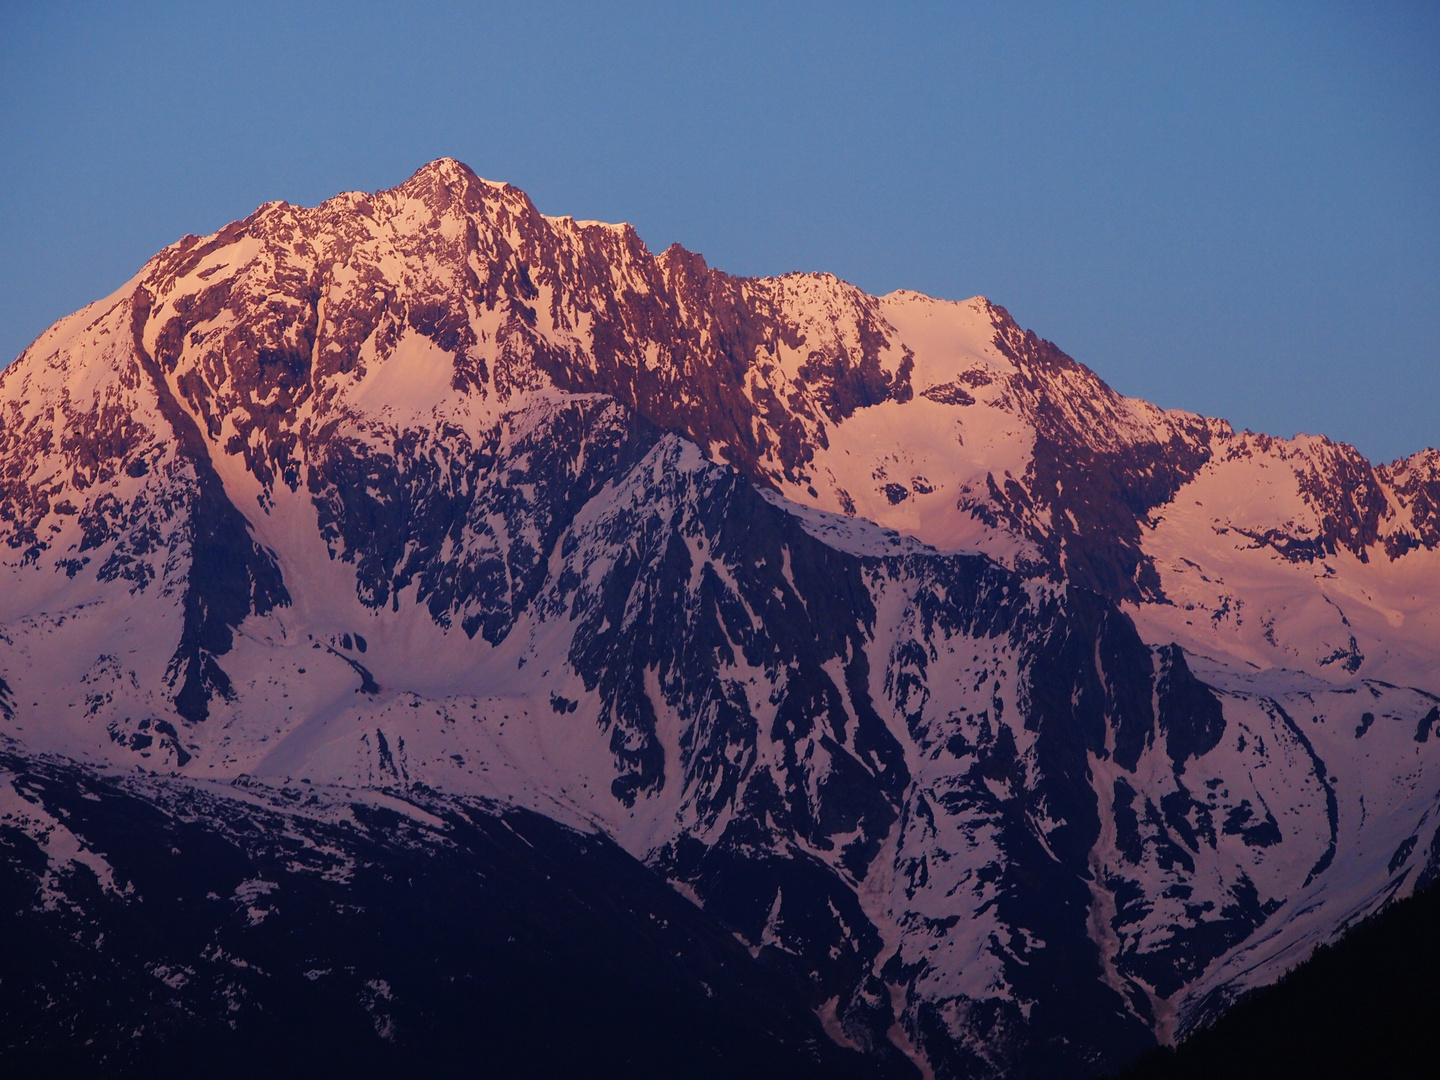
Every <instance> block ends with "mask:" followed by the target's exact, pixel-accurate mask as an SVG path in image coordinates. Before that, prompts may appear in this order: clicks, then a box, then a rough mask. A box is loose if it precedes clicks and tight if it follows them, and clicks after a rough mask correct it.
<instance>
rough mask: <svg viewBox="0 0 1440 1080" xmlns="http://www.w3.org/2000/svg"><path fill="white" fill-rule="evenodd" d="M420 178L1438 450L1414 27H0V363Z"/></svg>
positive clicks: (892, 10)
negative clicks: (127, 289) (967, 308)
mask: <svg viewBox="0 0 1440 1080" xmlns="http://www.w3.org/2000/svg"><path fill="white" fill-rule="evenodd" d="M441 156H451V157H456V158H459V159H460V160H462V161H464V162H466V163H467V164H469V165H470V166H471V167H472V168H474V169H475V170H476V171H477V172H478V173H480V174H481V175H482V176H486V177H490V178H492V179H499V180H508V181H511V182H512V183H515V184H517V185H519V186H520V187H522V188H524V189H525V190H526V191H528V192H529V193H530V195H531V197H532V198H533V199H534V200H535V202H536V204H537V205H538V206H539V207H540V209H541V210H543V211H545V212H547V213H552V214H573V215H574V216H576V217H582V218H599V219H602V220H610V221H617V220H623V221H630V222H633V223H634V224H635V226H636V228H637V229H638V230H639V232H640V235H641V236H642V237H643V238H644V239H645V241H646V242H647V243H648V244H649V245H650V247H651V248H652V250H656V251H658V250H661V249H663V248H664V247H666V246H667V245H669V244H670V243H671V242H672V241H677V240H678V241H679V242H681V243H683V244H685V245H686V246H687V247H690V248H692V249H695V250H698V251H700V252H702V253H704V255H705V256H706V258H707V259H708V260H709V262H710V263H711V265H713V266H717V267H720V268H721V269H724V270H728V271H731V272H734V273H742V274H774V273H782V272H785V271H787V270H830V271H833V272H834V273H837V274H839V275H840V276H842V277H844V278H846V279H848V280H850V281H853V282H855V283H856V284H858V285H860V286H861V287H863V288H865V289H867V290H869V291H872V292H888V291H889V290H891V289H896V288H902V287H903V288H912V289H918V290H920V291H922V292H927V293H930V294H932V295H935V296H943V297H950V298H963V297H967V296H972V295H974V294H976V293H982V294H984V295H986V296H988V297H990V298H991V299H992V300H994V301H996V302H997V303H1000V304H1004V305H1005V306H1006V307H1008V308H1009V309H1010V311H1011V313H1012V314H1013V315H1014V316H1015V317H1016V318H1017V319H1018V320H1019V321H1020V322H1021V323H1022V324H1023V325H1025V326H1028V327H1032V328H1034V329H1035V330H1036V331H1037V332H1038V333H1040V334H1042V335H1043V336H1045V337H1048V338H1050V339H1052V340H1053V341H1055V342H1056V343H1057V344H1059V345H1060V347H1061V348H1063V349H1065V350H1066V351H1067V352H1069V353H1070V354H1071V355H1073V356H1075V357H1076V358H1077V359H1079V360H1081V361H1083V362H1084V363H1086V364H1088V365H1090V366H1091V367H1093V368H1094V369H1095V370H1096V371H1098V372H1099V373H1100V374H1101V375H1102V376H1103V377H1104V378H1105V379H1107V380H1108V381H1109V382H1110V383H1111V384H1112V385H1113V386H1115V387H1116V388H1117V389H1118V390H1121V391H1122V392H1124V393H1128V394H1136V395H1139V396H1142V397H1146V398H1149V399H1151V400H1153V401H1156V402H1158V403H1160V404H1162V405H1166V406H1172V407H1183V408H1187V409H1193V410H1195V411H1198V412H1204V413H1207V414H1209V415H1215V416H1223V417H1226V418H1227V419H1229V420H1230V421H1231V422H1232V423H1234V424H1235V425H1236V426H1237V427H1250V428H1253V429H1257V430H1263V431H1267V432H1270V433H1272V434H1277V435H1287V436H1288V435H1291V434H1294V433H1295V432H1297V431H1307V432H1312V433H1325V434H1328V435H1331V436H1332V437H1335V438H1338V439H1344V440H1346V441H1349V442H1353V443H1355V444H1356V445H1357V446H1359V447H1360V449H1361V450H1363V451H1364V452H1365V453H1366V454H1368V455H1369V456H1370V457H1372V458H1373V459H1376V460H1388V459H1390V458H1393V457H1395V456H1398V455H1401V454H1406V453H1409V452H1412V451H1414V450H1417V449H1419V448H1421V447H1423V446H1426V445H1431V446H1434V445H1437V444H1440V5H1437V4H1434V3H1427V4H1403V3H1400V4H1383V3H1377V4H1364V5H1355V4H1237V5H1233V6H1231V5H1225V4H1208V5H1194V6H1191V5H1182V4H1163V5H1155V4H1136V5H1084V6H1081V5H1064V4H1045V5H1034V6H1027V5H1023V4H1019V5H1011V4H1005V5H997V4H975V5H967V4H962V3H955V4H940V5H925V4H915V5H906V4H872V5H837V4H826V5H818V4H817V5H806V4H795V5H779V4H773V3H772V4H763V5H762V4H757V5H745V4H714V5H694V6H681V5H674V4H669V5H656V6H653V7H645V6H641V5H625V6H623V7H621V6H616V7H614V8H608V9H607V8H604V7H599V6H587V5H577V4H558V5H550V4H537V3H524V4H521V3H511V4H506V5H495V6H488V5H478V4H453V5H452V4H413V5H407V4H397V3H393V2H392V3H388V4H365V3H358V2H357V3H349V4H337V5H323V4H315V5H291V4H273V5H272V4H265V3H255V2H252V3H246V4H235V5H226V4H219V3H216V4H207V5H178V4H177V5H173V6H170V5H150V4H143V3H129V4H123V5H121V4H70V5H67V4H63V3H56V4H43V5H42V4H33V5H24V6H21V5H19V4H7V5H6V10H5V13H4V18H3V19H0V363H4V362H6V361H8V360H9V359H11V358H13V357H14V356H15V355H16V354H17V353H19V352H20V351H21V350H22V349H23V348H24V347H25V346H26V345H27V344H28V343H29V342H30V340H31V339H33V338H34V337H35V335H36V334H38V333H39V332H40V331H41V330H43V329H44V328H45V327H46V326H48V325H49V324H50V323H51V322H53V321H54V320H55V319H57V318H59V317H60V316H62V315H65V314H67V313H68V312H70V311H72V310H74V309H76V308H78V307H80V306H82V305H83V304H85V303H87V302H89V301H90V300H93V299H96V298H98V297H100V296H102V295H105V294H106V293H108V292H110V291H112V290H113V289H115V288H116V287H118V286H119V285H120V284H122V283H123V282H124V281H125V280H126V279H127V278H129V277H130V276H131V275H132V274H133V273H134V272H135V270H136V269H138V268H139V266H140V265H141V264H142V263H143V262H144V261H145V259H147V258H148V257H149V256H150V255H151V254H153V253H154V252H155V251H156V250H158V249H159V248H161V247H162V246H164V245H165V244H168V243H170V242H172V241H174V240H176V239H178V238H179V237H180V236H182V235H184V234H185V233H205V232H210V231H213V230H215V229H217V228H219V227H220V226H222V225H223V224H225V223H226V222H227V221H229V220H232V219H234V218H238V217H243V216H244V215H246V214H247V213H249V212H250V211H251V210H252V209H254V208H255V207H256V206H257V205H259V204H260V203H262V202H265V201H268V200H271V199H286V200H289V201H291V202H295V203H301V204H314V203H316V202H319V201H321V200H323V199H325V198H326V197H328V196H330V195H332V194H334V193H336V192H338V191H343V190H352V189H371V190H373V189H375V188H379V187H388V186H392V185H394V184H397V183H399V182H400V181H402V180H404V179H405V177H406V176H408V175H409V174H410V173H412V172H413V171H414V170H415V169H416V168H418V167H419V166H420V165H422V164H423V163H424V162H426V161H429V160H431V159H433V158H436V157H441Z"/></svg>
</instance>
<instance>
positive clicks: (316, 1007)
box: [0, 750, 918, 1080]
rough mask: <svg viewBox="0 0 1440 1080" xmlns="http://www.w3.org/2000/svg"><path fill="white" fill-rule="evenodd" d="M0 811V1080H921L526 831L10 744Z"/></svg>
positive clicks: (613, 866)
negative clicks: (21, 749)
mask: <svg viewBox="0 0 1440 1080" xmlns="http://www.w3.org/2000/svg"><path fill="white" fill-rule="evenodd" d="M0 805H3V806H4V813H3V815H0V910H3V911H4V916H3V917H0V927H3V928H4V930H5V940H6V946H5V960H4V967H3V971H4V977H3V979H0V1068H3V1071H4V1072H5V1073H6V1075H9V1076H36V1077H39V1076H47V1077H116V1078H119V1077H184V1076H195V1075H204V1076H213V1077H253V1076H255V1075H257V1074H259V1073H262V1072H270V1073H273V1074H276V1075H281V1076H300V1075H304V1076H313V1077H317V1078H323V1077H337V1078H338V1077H377V1078H382V1077H383V1078H399V1077H408V1076H418V1075H446V1076H460V1075H479V1076H487V1077H556V1078H559V1077H571V1076H593V1077H617V1078H618V1077H636V1076H680V1075H684V1076H696V1077H715V1078H717V1080H718V1078H721V1077H734V1076H760V1077H776V1078H777V1080H778V1078H780V1077H815V1078H816V1080H819V1078H821V1077H826V1078H829V1077H853V1078H855V1080H860V1078H876V1080H878V1078H881V1077H912V1076H917V1075H918V1073H917V1072H916V1070H915V1069H914V1067H913V1066H911V1065H910V1064H909V1062H907V1061H905V1060H904V1059H903V1058H899V1057H898V1055H892V1058H891V1060H890V1061H888V1062H887V1061H885V1060H883V1059H882V1060H877V1059H875V1058H873V1057H867V1056H864V1055H861V1054H860V1053H858V1052H856V1051H854V1050H848V1049H845V1048H842V1047H839V1046H837V1045H835V1044H834V1043H833V1042H832V1041H831V1040H830V1039H829V1038H828V1037H827V1036H826V1035H825V1033H824V1030H823V1029H822V1027H821V1025H820V1022H819V1020H817V1019H816V1017H815V1016H814V1014H813V1013H811V1012H810V1011H809V1010H808V1009H807V1008H805V1007H804V1004H803V1000H802V998H803V995H801V994H799V993H797V992H796V988H795V987H794V986H793V985H792V984H791V983H790V981H789V980H788V978H787V977H786V975H785V973H783V972H778V971H776V970H774V969H773V968H772V967H771V966H769V965H767V964H766V963H765V962H764V959H763V958H761V959H755V958H752V957H751V955H750V953H749V952H747V951H746V949H745V948H744V947H743V946H742V945H741V944H739V943H738V942H737V941H736V940H735V938H734V937H733V936H732V935H731V934H729V933H728V932H726V931H725V930H723V929H721V928H720V927H718V926H717V925H715V924H714V923H713V921H712V920H710V919H708V918H707V917H706V916H705V915H704V914H703V913H702V912H700V911H699V910H697V909H696V908H695V906H694V905H693V904H691V903H690V902H689V901H687V900H685V899H684V898H682V897H680V896H677V895H676V894H675V893H674V892H673V891H672V890H671V889H669V888H668V887H667V886H666V885H665V883H664V882H663V881H662V880H661V879H659V878H658V877H656V876H655V875H654V874H653V873H651V872H650V871H648V870H646V869H645V868H644V867H643V866H642V865H641V864H639V863H638V862H636V861H635V860H634V859H633V858H631V857H630V856H628V855H626V854H625V853H624V852H623V851H621V850H620V849H619V848H617V847H616V846H615V845H614V844H613V843H612V842H610V841H608V840H606V839H605V838H604V837H602V836H598V835H596V834H593V833H578V832H575V831H573V830H571V829H567V828H565V827H563V826H559V825H557V824H555V823H554V822H553V821H550V820H549V819H547V818H544V817H541V816H540V815H537V814H535V813H532V812H529V811H525V810H520V809H515V808H501V807H497V806H494V805H491V804H487V803H484V802H482V801H478V800H464V799H453V798H450V799H446V798H441V797H439V796H436V795H435V794H434V793H426V792H424V791H422V790H413V789H412V790H411V791H408V792H405V793H397V794H388V793H382V792H378V791H373V790H372V791H366V792H359V791H345V790H337V789H333V788H317V787H314V786H312V785H310V784H300V785H297V786H296V787H294V788H288V789H273V788H266V787H263V786H259V785H253V784H249V785H238V786H234V787H232V786H228V785H219V784H196V783H193V782H189V781H185V780H183V779H170V778H163V777H137V776H134V775H130V774H119V775H110V776H102V775H97V774H96V773H94V772H88V771H83V770H79V769H77V768H76V767H75V766H74V765H73V764H69V763H66V762H63V761H58V760H54V759H44V760H42V759H35V758H26V757H21V756H17V754H16V753H14V752H13V751H12V750H6V751H0ZM66 855H69V856H70V858H69V859H68V860H67V859H66V858H65V856H66ZM21 912H23V913H24V915H23V916H22V915H21V914H19V913H21Z"/></svg>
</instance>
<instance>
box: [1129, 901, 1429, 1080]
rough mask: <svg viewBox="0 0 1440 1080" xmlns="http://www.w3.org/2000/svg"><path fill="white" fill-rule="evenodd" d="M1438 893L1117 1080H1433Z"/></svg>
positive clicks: (1399, 909)
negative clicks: (1292, 1079)
mask: <svg viewBox="0 0 1440 1080" xmlns="http://www.w3.org/2000/svg"><path fill="white" fill-rule="evenodd" d="M1437 1009H1440V888H1436V887H1434V886H1431V887H1430V888H1427V889H1425V890H1423V891H1421V892H1418V893H1416V894H1415V895H1413V896H1410V897H1408V898H1406V899H1404V900H1400V901H1397V902H1396V903H1394V904H1391V905H1390V906H1389V907H1387V908H1386V909H1385V910H1384V911H1382V912H1381V913H1380V914H1379V915H1376V916H1375V917H1373V918H1371V919H1368V920H1366V921H1365V922H1363V923H1361V924H1360V925H1359V926H1356V927H1355V928H1353V929H1352V930H1351V931H1350V932H1349V933H1347V934H1346V935H1345V936H1344V937H1343V938H1341V939H1340V941H1338V942H1337V943H1336V944H1335V945H1333V946H1329V947H1325V946H1322V947H1321V948H1319V949H1316V950H1315V952H1314V954H1313V955H1312V956H1311V957H1310V959H1309V960H1307V961H1306V962H1305V963H1303V964H1301V965H1300V966H1299V967H1297V968H1295V970H1293V971H1291V972H1290V973H1289V974H1288V975H1286V976H1285V978H1283V979H1282V980H1281V981H1280V982H1278V983H1276V984H1275V985H1273V986H1268V987H1265V988H1263V989H1260V990H1256V991H1254V992H1252V993H1251V994H1249V995H1247V996H1246V997H1245V998H1244V999H1242V1000H1241V1001H1240V1002H1238V1003H1237V1004H1236V1005H1235V1006H1234V1007H1233V1008H1232V1009H1231V1010H1230V1011H1229V1012H1228V1013H1226V1014H1225V1015H1224V1016H1222V1017H1221V1018H1220V1020H1218V1021H1217V1022H1216V1023H1215V1024H1214V1025H1212V1026H1211V1027H1208V1028H1205V1029H1203V1030H1201V1031H1197V1032H1196V1033H1195V1034H1194V1035H1192V1036H1191V1037H1190V1038H1188V1039H1186V1040H1185V1041H1184V1042H1183V1043H1181V1044H1180V1046H1179V1048H1178V1049H1173V1050H1172V1049H1169V1048H1166V1049H1164V1050H1158V1051H1154V1052H1152V1053H1151V1054H1149V1055H1147V1056H1146V1057H1144V1058H1143V1059H1141V1060H1140V1061H1139V1062H1138V1063H1137V1064H1136V1065H1134V1066H1133V1067H1132V1068H1130V1069H1128V1070H1126V1071H1125V1072H1124V1073H1123V1074H1121V1075H1122V1078H1123V1080H1212V1078H1214V1077H1220V1076H1223V1077H1227V1078H1230V1080H1244V1078H1247V1077H1255V1078H1257V1080H1259V1078H1267V1080H1268V1078H1272V1077H1278V1076H1306V1077H1359V1076H1384V1077H1389V1078H1392V1080H1394V1078H1399V1077H1410V1076H1414V1077H1421V1076H1425V1077H1429V1076H1434V1075H1435V1072H1436V1069H1437V1068H1440V1027H1437V1026H1436V1023H1435V1015H1436V1010H1437Z"/></svg>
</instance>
